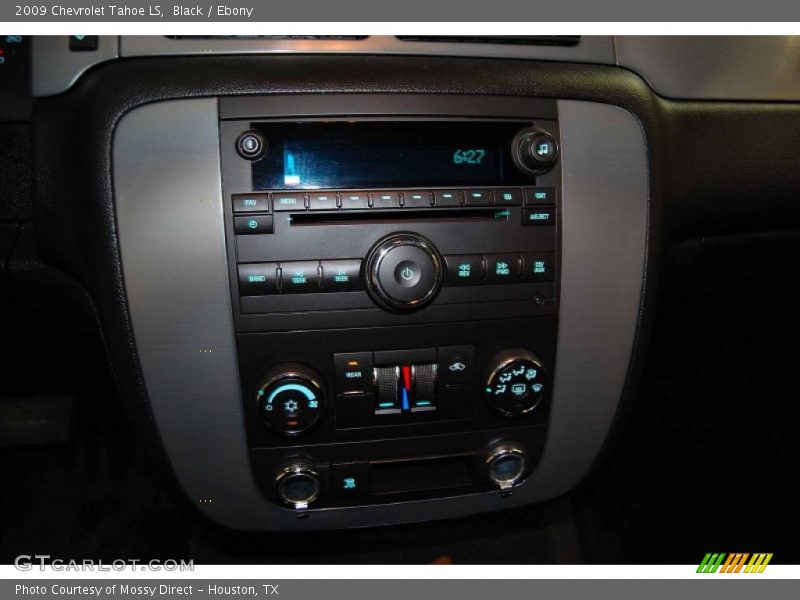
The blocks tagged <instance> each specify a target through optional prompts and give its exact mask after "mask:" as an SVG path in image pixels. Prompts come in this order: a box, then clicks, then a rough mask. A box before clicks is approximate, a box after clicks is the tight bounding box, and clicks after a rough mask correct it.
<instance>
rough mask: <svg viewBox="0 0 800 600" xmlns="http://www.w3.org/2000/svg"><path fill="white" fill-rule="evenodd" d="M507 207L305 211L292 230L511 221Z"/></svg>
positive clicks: (293, 219) (297, 216) (297, 215)
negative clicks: (335, 226)
mask: <svg viewBox="0 0 800 600" xmlns="http://www.w3.org/2000/svg"><path fill="white" fill-rule="evenodd" d="M510 216H511V210H510V209H508V208H458V209H452V208H447V209H441V210H437V209H429V208H424V209H420V210H417V209H402V208H401V209H398V210H381V211H380V212H378V211H363V212H357V211H343V212H318V213H315V212H304V213H291V224H292V226H293V227H299V226H308V225H332V224H337V225H347V224H350V223H352V224H359V225H361V224H364V223H398V222H403V223H412V222H427V223H430V222H432V221H439V222H444V221H508V220H509V218H510Z"/></svg>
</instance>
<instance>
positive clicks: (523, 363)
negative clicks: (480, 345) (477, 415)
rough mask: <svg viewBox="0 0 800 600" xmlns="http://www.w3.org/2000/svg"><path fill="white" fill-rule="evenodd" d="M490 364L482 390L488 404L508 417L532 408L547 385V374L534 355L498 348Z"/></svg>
mask: <svg viewBox="0 0 800 600" xmlns="http://www.w3.org/2000/svg"><path fill="white" fill-rule="evenodd" d="M491 364H492V365H494V367H493V368H492V369H491V371H490V373H489V375H488V377H487V378H486V387H485V389H484V394H485V397H486V400H487V401H488V402H489V404H490V405H491V406H492V408H494V409H495V410H496V411H497V412H498V413H500V414H501V415H503V416H504V417H509V418H516V417H521V416H523V415H527V414H529V413H531V412H533V411H534V410H536V408H537V407H538V406H539V405H540V404H541V403H542V398H544V394H545V390H546V389H547V374H546V373H545V370H544V365H542V362H541V361H540V360H539V359H538V358H537V357H536V355H535V354H533V353H532V352H530V351H528V350H523V349H521V348H515V349H512V350H506V351H505V352H501V353H500V354H498V355H497V356H495V357H494V359H493V360H492V363H491Z"/></svg>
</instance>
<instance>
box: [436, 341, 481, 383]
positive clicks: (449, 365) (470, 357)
mask: <svg viewBox="0 0 800 600" xmlns="http://www.w3.org/2000/svg"><path fill="white" fill-rule="evenodd" d="M474 357H475V347H474V346H446V347H444V348H439V383H440V385H442V386H458V385H470V384H472V380H473V376H474V373H475V365H474V364H473V361H474V360H475V358H474Z"/></svg>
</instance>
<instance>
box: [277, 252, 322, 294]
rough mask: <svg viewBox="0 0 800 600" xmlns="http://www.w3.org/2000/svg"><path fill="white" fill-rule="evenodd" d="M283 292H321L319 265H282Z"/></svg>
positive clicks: (300, 263)
mask: <svg viewBox="0 0 800 600" xmlns="http://www.w3.org/2000/svg"><path fill="white" fill-rule="evenodd" d="M280 266H281V290H282V291H283V293H284V294H305V293H313V292H320V291H322V290H321V289H320V279H319V263H318V262H317V261H307V260H304V261H296V262H282V263H281V265H280Z"/></svg>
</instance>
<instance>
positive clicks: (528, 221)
mask: <svg viewBox="0 0 800 600" xmlns="http://www.w3.org/2000/svg"><path fill="white" fill-rule="evenodd" d="M522 224H523V225H555V224H556V209H555V208H553V207H552V206H549V207H542V208H523V209H522Z"/></svg>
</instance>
